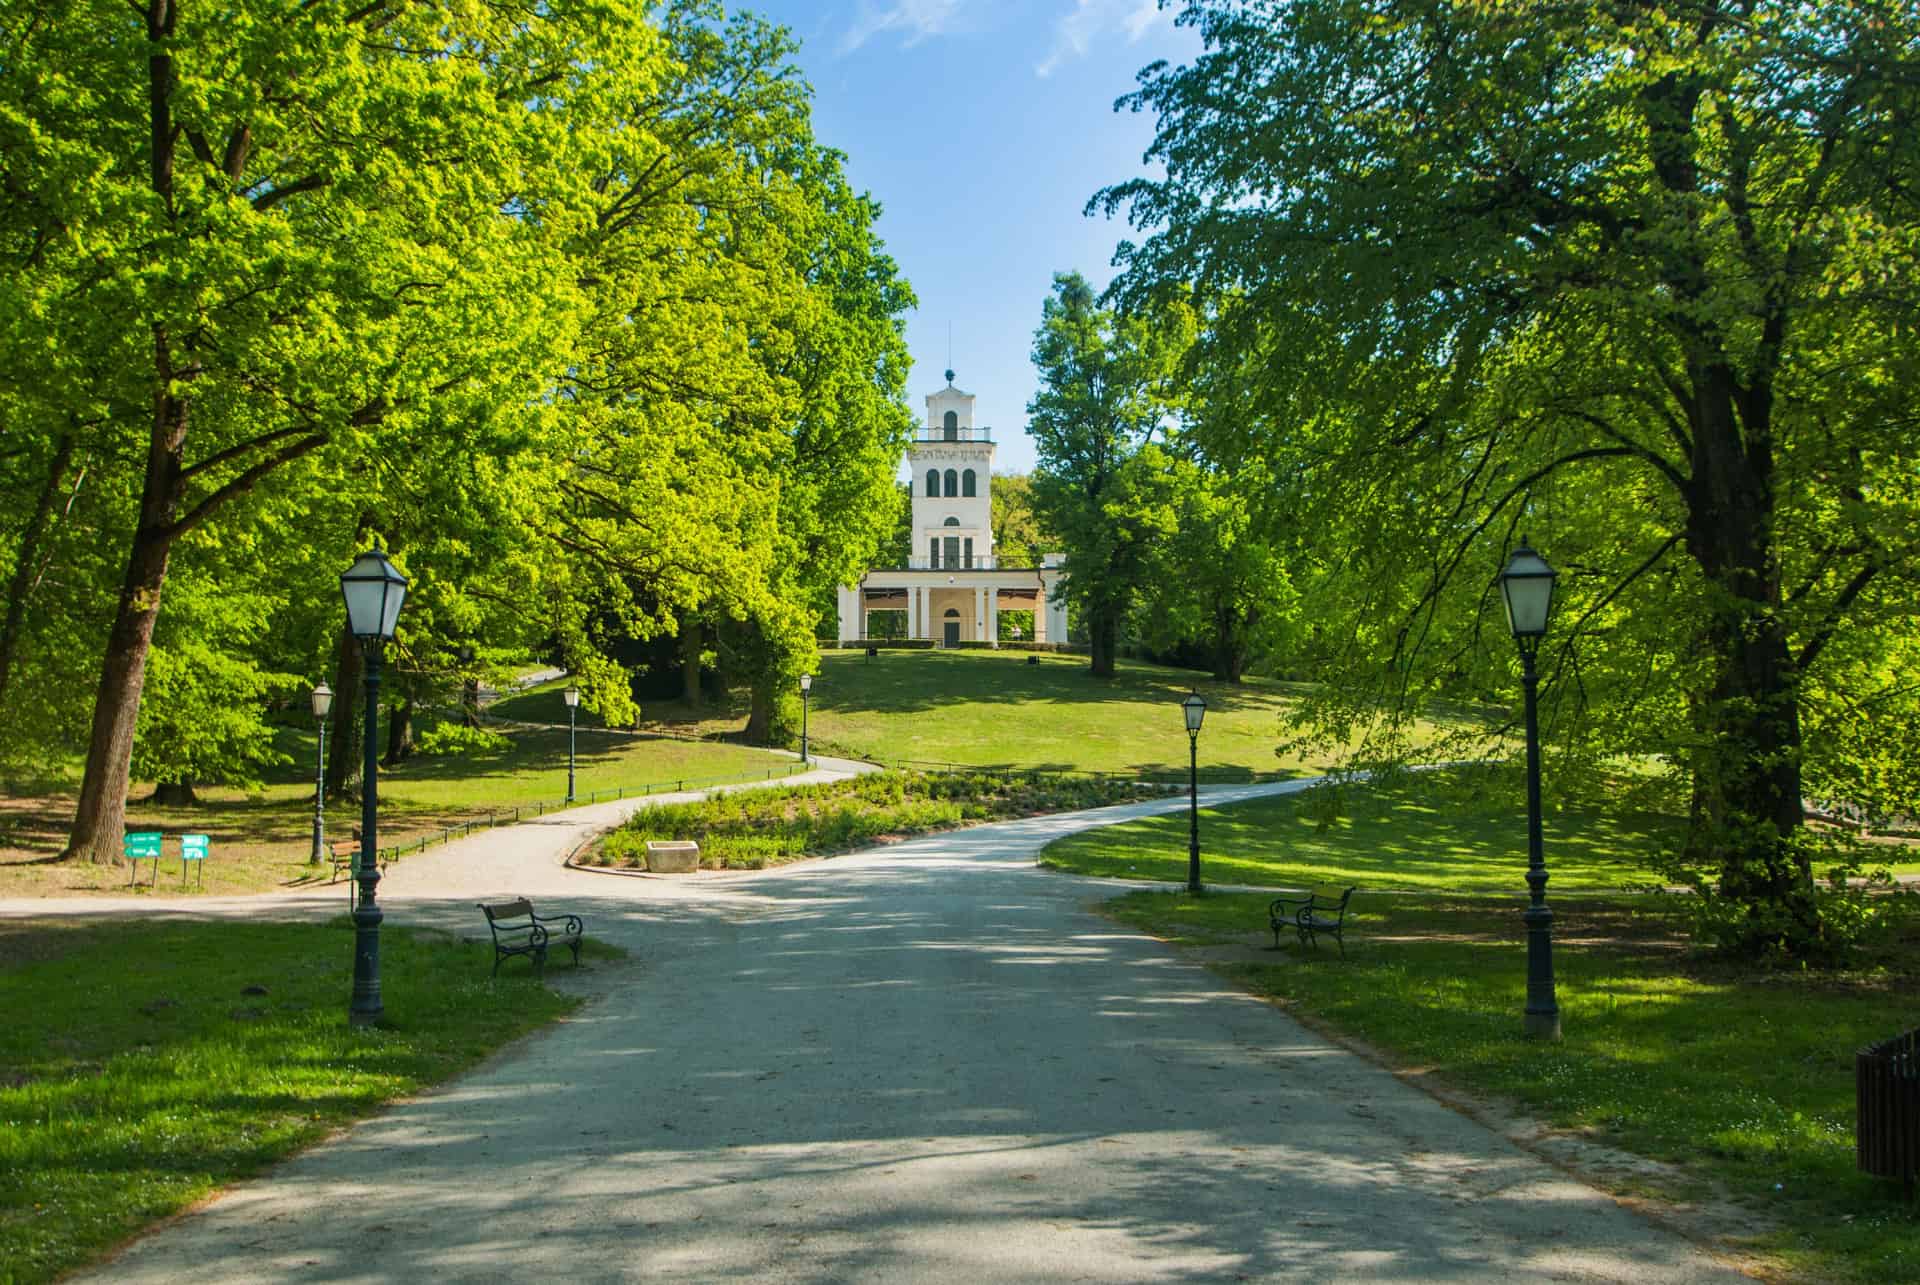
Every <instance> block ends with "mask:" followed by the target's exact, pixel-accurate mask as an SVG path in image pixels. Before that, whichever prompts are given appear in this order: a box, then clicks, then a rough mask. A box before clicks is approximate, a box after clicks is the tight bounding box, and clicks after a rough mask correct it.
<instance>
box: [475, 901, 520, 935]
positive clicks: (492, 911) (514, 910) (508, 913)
mask: <svg viewBox="0 0 1920 1285" xmlns="http://www.w3.org/2000/svg"><path fill="white" fill-rule="evenodd" d="M480 910H481V912H482V913H483V914H485V915H486V917H487V922H488V923H489V924H492V925H495V926H496V927H502V928H504V927H509V926H511V925H507V924H502V923H501V922H500V921H501V920H503V919H532V918H533V903H532V902H531V901H528V900H527V899H526V898H525V897H522V898H521V899H520V900H518V901H503V902H500V903H499V904H498V905H493V906H489V905H487V904H486V903H485V902H481V903H480Z"/></svg>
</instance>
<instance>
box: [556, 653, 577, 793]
mask: <svg viewBox="0 0 1920 1285" xmlns="http://www.w3.org/2000/svg"><path fill="white" fill-rule="evenodd" d="M560 698H561V699H562V700H564V701H566V702H567V802H569V803H571V802H573V720H574V717H575V715H576V712H577V711H578V710H579V708H580V689H579V688H578V687H575V686H574V685H573V684H572V683H568V684H567V690H565V691H564V692H561V693H560Z"/></svg>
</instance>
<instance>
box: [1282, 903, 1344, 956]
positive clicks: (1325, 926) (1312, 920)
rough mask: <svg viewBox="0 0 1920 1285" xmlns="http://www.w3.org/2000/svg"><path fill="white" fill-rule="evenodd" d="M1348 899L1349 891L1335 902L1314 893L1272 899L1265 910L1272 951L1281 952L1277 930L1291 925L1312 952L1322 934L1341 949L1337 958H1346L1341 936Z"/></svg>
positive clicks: (1318, 944)
mask: <svg viewBox="0 0 1920 1285" xmlns="http://www.w3.org/2000/svg"><path fill="white" fill-rule="evenodd" d="M1351 900H1353V889H1352V888H1349V889H1347V890H1346V891H1345V892H1343V893H1341V894H1340V898H1339V900H1337V901H1336V900H1334V899H1333V898H1331V897H1322V896H1320V895H1319V894H1317V893H1308V894H1307V895H1306V896H1304V897H1275V898H1274V899H1273V904H1272V905H1270V906H1268V907H1267V923H1268V924H1269V925H1270V926H1271V927H1272V928H1273V948H1274V949H1275V950H1278V949H1280V930H1281V929H1282V928H1285V927H1288V926H1289V925H1291V926H1292V928H1293V931H1294V932H1295V933H1296V934H1298V935H1299V938H1300V940H1301V941H1302V942H1303V943H1305V944H1307V945H1310V946H1312V947H1314V948H1315V949H1318V948H1319V946H1320V940H1319V939H1320V937H1321V935H1322V934H1325V935H1326V936H1328V937H1331V938H1333V940H1334V944H1335V945H1337V946H1339V947H1340V957H1341V958H1342V959H1345V958H1346V957H1347V943H1346V940H1345V938H1344V937H1343V936H1342V933H1344V932H1345V931H1346V923H1347V903H1348V902H1349V901H1351Z"/></svg>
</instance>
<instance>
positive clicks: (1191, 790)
mask: <svg viewBox="0 0 1920 1285" xmlns="http://www.w3.org/2000/svg"><path fill="white" fill-rule="evenodd" d="M1180 712H1181V713H1182V714H1184V715H1186V719H1187V891H1188V892H1199V891H1200V723H1201V720H1202V719H1204V718H1206V716H1207V703H1206V702H1205V701H1203V700H1201V699H1200V693H1199V692H1189V693H1187V698H1186V699H1185V700H1183V701H1181V702H1180Z"/></svg>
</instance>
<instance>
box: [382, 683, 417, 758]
mask: <svg viewBox="0 0 1920 1285" xmlns="http://www.w3.org/2000/svg"><path fill="white" fill-rule="evenodd" d="M412 754H413V697H411V696H409V697H407V698H406V699H405V700H402V701H401V702H400V703H399V704H398V705H396V706H394V707H393V708H392V709H391V710H389V711H388V712H387V754H386V757H385V758H383V759H381V760H380V766H381V767H396V766H398V765H399V764H401V763H404V762H406V760H407V759H408V758H409V757H411V756H412Z"/></svg>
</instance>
